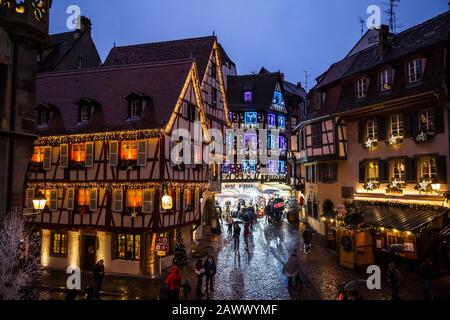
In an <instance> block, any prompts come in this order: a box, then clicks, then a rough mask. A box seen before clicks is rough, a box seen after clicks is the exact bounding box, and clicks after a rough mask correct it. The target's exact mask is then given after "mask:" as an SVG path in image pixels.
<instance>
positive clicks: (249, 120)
mask: <svg viewBox="0 0 450 320" xmlns="http://www.w3.org/2000/svg"><path fill="white" fill-rule="evenodd" d="M244 121H245V124H257V123H258V113H256V112H246V113H245V120H244Z"/></svg>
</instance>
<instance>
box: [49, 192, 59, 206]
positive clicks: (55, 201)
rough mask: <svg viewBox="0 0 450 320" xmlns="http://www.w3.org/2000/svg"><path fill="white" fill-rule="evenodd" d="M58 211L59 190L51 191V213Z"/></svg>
mask: <svg viewBox="0 0 450 320" xmlns="http://www.w3.org/2000/svg"><path fill="white" fill-rule="evenodd" d="M56 210H58V190H51V191H50V211H56Z"/></svg>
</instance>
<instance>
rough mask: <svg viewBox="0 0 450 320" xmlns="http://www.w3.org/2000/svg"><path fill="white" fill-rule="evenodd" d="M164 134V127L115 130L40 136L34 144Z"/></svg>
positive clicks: (140, 137)
mask: <svg viewBox="0 0 450 320" xmlns="http://www.w3.org/2000/svg"><path fill="white" fill-rule="evenodd" d="M163 135H164V130H162V129H149V130H134V131H115V132H101V133H90V134H74V135H65V136H48V137H40V138H39V139H37V140H36V141H35V142H34V144H35V145H36V146H59V145H61V144H66V143H84V142H94V141H114V140H118V141H122V140H139V139H150V138H158V137H161V136H163Z"/></svg>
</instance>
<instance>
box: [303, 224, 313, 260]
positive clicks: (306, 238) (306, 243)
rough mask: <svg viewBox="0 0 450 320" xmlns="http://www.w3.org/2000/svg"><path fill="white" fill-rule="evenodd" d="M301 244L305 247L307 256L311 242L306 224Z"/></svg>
mask: <svg viewBox="0 0 450 320" xmlns="http://www.w3.org/2000/svg"><path fill="white" fill-rule="evenodd" d="M302 237H303V244H304V246H305V253H306V254H309V253H310V251H311V242H312V231H311V228H310V227H309V224H306V227H305V231H303V234H302Z"/></svg>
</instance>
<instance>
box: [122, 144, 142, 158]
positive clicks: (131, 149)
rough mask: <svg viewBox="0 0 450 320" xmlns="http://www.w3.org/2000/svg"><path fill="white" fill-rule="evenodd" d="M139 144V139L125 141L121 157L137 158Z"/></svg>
mask: <svg viewBox="0 0 450 320" xmlns="http://www.w3.org/2000/svg"><path fill="white" fill-rule="evenodd" d="M137 156H138V146H137V141H124V142H122V144H121V146H120V159H122V160H137Z"/></svg>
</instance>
